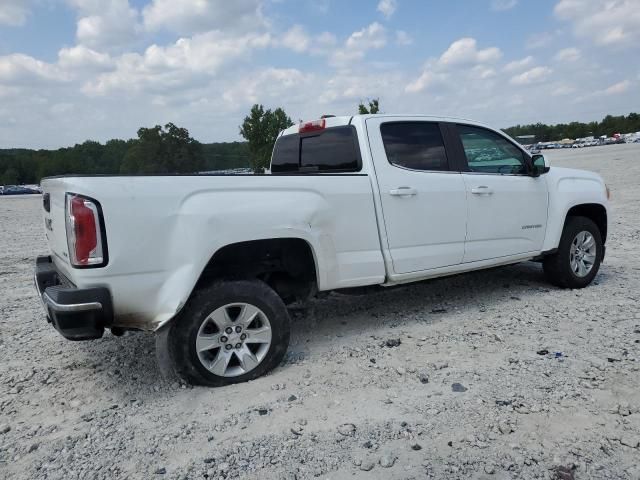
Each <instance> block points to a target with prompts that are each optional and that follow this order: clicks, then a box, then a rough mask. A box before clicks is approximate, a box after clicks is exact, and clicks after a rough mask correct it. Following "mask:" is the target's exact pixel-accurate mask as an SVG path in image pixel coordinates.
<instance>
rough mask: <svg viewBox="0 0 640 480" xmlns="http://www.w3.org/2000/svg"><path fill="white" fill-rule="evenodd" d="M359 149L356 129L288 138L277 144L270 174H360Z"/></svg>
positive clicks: (329, 129) (328, 129)
mask: <svg viewBox="0 0 640 480" xmlns="http://www.w3.org/2000/svg"><path fill="white" fill-rule="evenodd" d="M360 163H361V162H360V148H359V147H358V140H357V134H356V131H355V127H353V126H351V125H348V126H344V127H332V128H327V129H326V130H324V131H322V133H320V134H317V135H302V136H300V135H298V134H294V135H286V136H284V137H280V138H279V139H278V140H277V141H276V145H275V147H274V150H273V158H272V159H271V172H272V173H283V172H357V171H359V170H360Z"/></svg>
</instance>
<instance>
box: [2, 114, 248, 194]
mask: <svg viewBox="0 0 640 480" xmlns="http://www.w3.org/2000/svg"><path fill="white" fill-rule="evenodd" d="M249 165H250V162H249V146H248V144H247V143H246V142H229V143H209V144H202V143H200V142H198V141H197V140H194V139H193V138H192V137H191V136H190V135H189V132H188V130H187V129H185V128H180V127H178V126H176V125H174V124H172V123H169V124H167V125H165V126H164V127H162V126H160V125H156V126H155V127H152V128H140V129H139V130H138V138H135V139H130V140H118V139H114V140H109V141H108V142H106V143H104V144H102V143H99V142H95V141H92V140H87V141H86V142H84V143H81V144H77V145H75V146H73V147H68V148H59V149H57V150H29V149H6V150H0V185H21V184H36V183H39V182H40V179H41V178H43V177H49V176H53V175H66V174H120V173H121V174H149V173H158V174H162V173H191V172H206V171H216V170H228V169H234V168H247V167H249Z"/></svg>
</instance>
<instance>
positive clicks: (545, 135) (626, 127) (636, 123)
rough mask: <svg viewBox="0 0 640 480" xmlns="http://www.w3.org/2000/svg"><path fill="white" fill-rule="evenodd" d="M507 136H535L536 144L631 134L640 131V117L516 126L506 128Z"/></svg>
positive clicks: (607, 117) (629, 116)
mask: <svg viewBox="0 0 640 480" xmlns="http://www.w3.org/2000/svg"><path fill="white" fill-rule="evenodd" d="M503 131H504V132H506V133H507V135H510V136H512V137H513V138H516V137H518V136H521V135H535V137H536V138H535V141H536V142H553V141H560V140H562V139H564V138H570V139H572V140H575V139H576V138H584V137H591V136H593V137H601V136H603V135H606V136H607V137H611V136H613V134H615V133H631V132H638V131H640V115H638V114H637V113H630V114H629V115H626V116H625V115H620V116H613V115H607V116H606V117H604V118H603V119H602V120H601V121H599V122H588V123H582V122H571V123H559V124H557V125H545V124H544V123H535V124H531V125H516V126H515V127H509V128H504V129H503Z"/></svg>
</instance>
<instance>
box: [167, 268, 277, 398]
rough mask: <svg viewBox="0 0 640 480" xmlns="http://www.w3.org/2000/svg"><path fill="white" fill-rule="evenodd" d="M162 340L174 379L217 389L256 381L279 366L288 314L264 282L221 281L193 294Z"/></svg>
mask: <svg viewBox="0 0 640 480" xmlns="http://www.w3.org/2000/svg"><path fill="white" fill-rule="evenodd" d="M165 335H166V343H165V345H166V348H167V349H168V357H169V359H170V362H171V364H172V365H173V369H174V371H175V373H176V374H177V375H178V376H179V377H181V378H182V379H183V380H185V381H187V382H190V383H193V384H198V385H207V386H211V387H219V386H223V385H229V384H232V383H239V382H246V381H248V380H253V379H255V378H258V377H260V376H261V375H264V374H265V373H267V372H268V371H270V370H271V369H273V368H274V367H276V366H277V365H278V364H279V363H280V362H281V361H282V359H283V357H284V355H285V353H286V351H287V347H288V344H289V314H288V312H287V309H286V307H285V305H284V303H283V302H282V299H281V298H280V297H279V296H278V294H276V292H275V291H273V290H272V289H271V288H270V287H269V286H268V285H267V284H265V283H264V282H261V281H259V280H237V281H220V282H216V283H214V284H213V285H211V286H209V287H206V288H203V289H200V290H198V291H196V292H195V293H194V294H193V296H192V297H191V298H190V299H189V301H188V303H187V305H186V306H185V307H184V309H183V310H182V312H180V315H179V316H178V318H176V319H175V320H174V321H173V322H172V324H171V326H170V327H169V330H168V331H166V332H165Z"/></svg>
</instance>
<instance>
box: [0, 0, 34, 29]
mask: <svg viewBox="0 0 640 480" xmlns="http://www.w3.org/2000/svg"><path fill="white" fill-rule="evenodd" d="M30 3H31V1H30V0H2V4H0V25H8V26H9V27H19V26H21V25H24V24H25V22H26V21H27V17H28V16H29V10H30V5H29V4H30Z"/></svg>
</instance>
